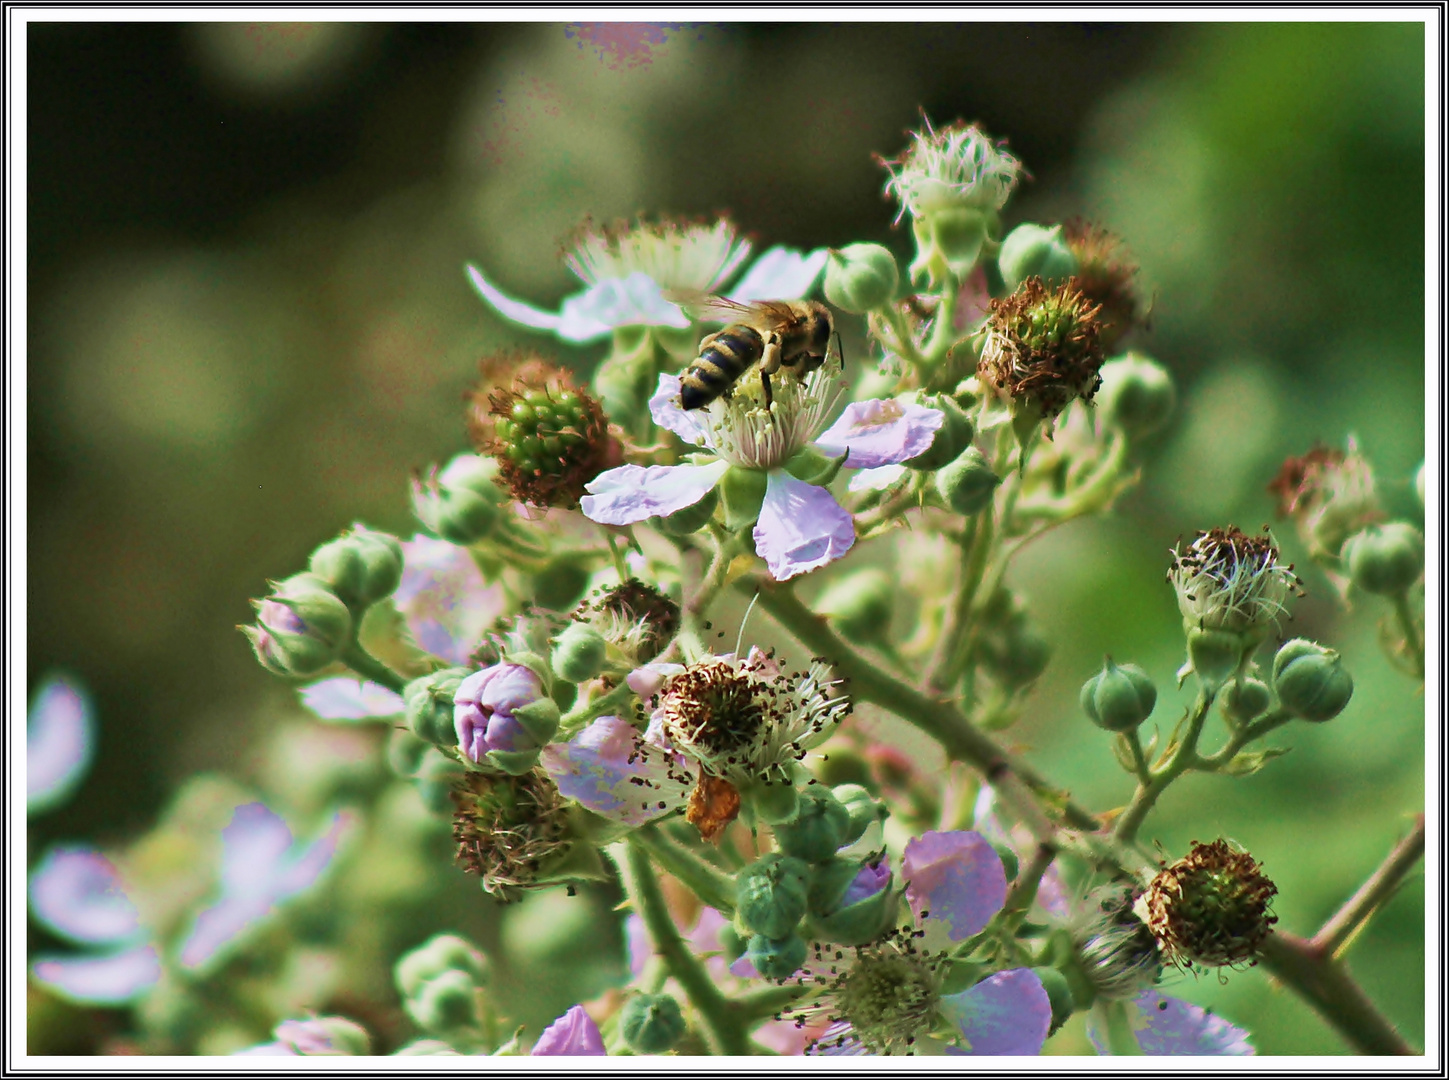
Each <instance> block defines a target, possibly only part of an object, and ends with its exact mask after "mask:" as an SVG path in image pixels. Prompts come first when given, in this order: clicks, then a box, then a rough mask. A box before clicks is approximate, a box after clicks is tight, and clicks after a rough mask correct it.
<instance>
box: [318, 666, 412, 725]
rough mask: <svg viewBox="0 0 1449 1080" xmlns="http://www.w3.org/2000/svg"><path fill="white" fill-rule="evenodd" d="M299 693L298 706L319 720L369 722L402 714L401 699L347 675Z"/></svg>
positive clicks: (373, 684) (392, 693)
mask: <svg viewBox="0 0 1449 1080" xmlns="http://www.w3.org/2000/svg"><path fill="white" fill-rule="evenodd" d="M300 693H301V695H302V704H303V705H305V706H306V707H307V708H309V709H311V710H312V711H313V712H314V713H316V714H317V715H318V716H319V717H321V718H322V719H323V720H370V719H374V718H381V717H388V716H401V715H402V712H403V699H402V695H400V694H396V693H394V692H393V691H391V690H389V689H388V688H387V687H385V686H379V685H378V684H377V683H375V682H366V681H364V680H362V679H357V678H353V677H352V676H350V675H340V676H338V677H337V678H335V679H323V680H322V681H321V682H319V683H313V684H312V685H311V686H304V687H303V688H302V689H301V691H300Z"/></svg>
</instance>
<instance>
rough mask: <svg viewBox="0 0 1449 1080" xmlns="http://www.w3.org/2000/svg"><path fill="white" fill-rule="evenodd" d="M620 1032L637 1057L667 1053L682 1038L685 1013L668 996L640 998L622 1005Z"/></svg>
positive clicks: (644, 995)
mask: <svg viewBox="0 0 1449 1080" xmlns="http://www.w3.org/2000/svg"><path fill="white" fill-rule="evenodd" d="M619 1031H620V1032H621V1033H622V1034H623V1036H624V1042H625V1043H626V1044H627V1045H628V1047H629V1049H630V1050H633V1051H634V1052H635V1053H636V1054H663V1053H667V1052H668V1051H670V1050H672V1049H674V1047H675V1046H676V1045H677V1044H678V1042H679V1040H680V1039H682V1038H683V1037H684V1033H685V1031H686V1026H685V1023H684V1013H683V1012H682V1011H681V1010H680V1008H679V1002H677V1001H675V1000H674V999H673V998H672V997H670V996H669V995H668V994H639V995H638V996H636V997H631V998H630V999H629V1000H628V1001H626V1002H624V1008H623V1009H621V1010H620V1012H619Z"/></svg>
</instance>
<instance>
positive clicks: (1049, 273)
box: [997, 222, 1077, 292]
mask: <svg viewBox="0 0 1449 1080" xmlns="http://www.w3.org/2000/svg"><path fill="white" fill-rule="evenodd" d="M997 265H998V266H999V267H1000V268H1001V278H1002V280H1003V281H1004V282H1005V283H1006V287H1007V289H1008V290H1010V291H1011V292H1015V291H1016V289H1017V287H1018V286H1019V285H1021V283H1022V282H1023V281H1025V280H1026V279H1027V278H1029V277H1039V278H1041V279H1042V281H1043V282H1045V283H1046V284H1048V285H1052V284H1056V283H1057V282H1060V281H1065V280H1066V279H1067V278H1069V277H1071V276H1072V275H1073V274H1075V273H1076V272H1077V257H1076V256H1075V255H1073V254H1072V251H1071V249H1070V248H1069V247H1067V242H1066V240H1065V239H1064V238H1063V237H1062V227H1061V226H1060V225H1053V226H1052V227H1051V228H1045V227H1044V226H1041V225H1033V224H1031V223H1029V222H1028V223H1027V224H1024V225H1018V226H1017V227H1016V228H1014V229H1012V230H1011V232H1009V233H1007V234H1006V239H1004V240H1002V241H1001V253H1000V255H998V256H997Z"/></svg>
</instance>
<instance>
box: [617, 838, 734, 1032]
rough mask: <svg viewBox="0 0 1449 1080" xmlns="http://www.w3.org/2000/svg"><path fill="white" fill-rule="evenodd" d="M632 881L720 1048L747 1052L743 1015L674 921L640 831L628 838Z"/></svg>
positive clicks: (647, 921)
mask: <svg viewBox="0 0 1449 1080" xmlns="http://www.w3.org/2000/svg"><path fill="white" fill-rule="evenodd" d="M629 885H630V891H631V892H632V893H633V894H634V899H635V901H636V903H637V904H638V907H639V914H640V916H641V917H642V918H643V919H644V926H645V928H646V929H647V930H648V931H649V937H650V940H652V941H653V942H654V948H655V951H657V952H658V953H659V955H660V956H661V957H662V958H663V959H664V963H665V966H666V967H668V968H669V973H670V974H671V975H673V976H674V978H675V979H676V980H677V981H678V983H679V985H680V986H682V987H683V988H684V992H685V994H686V995H688V997H689V1000H690V1002H691V1003H692V1004H693V1005H694V1007H695V1009H696V1010H697V1011H698V1012H699V1015H700V1016H701V1017H702V1018H703V1020H704V1023H705V1027H707V1028H708V1029H709V1033H710V1035H711V1036H712V1037H713V1040H714V1042H715V1043H716V1045H717V1047H718V1050H719V1052H720V1053H721V1054H730V1055H737V1054H748V1053H749V1052H750V1040H749V1034H748V1032H747V1031H746V1030H745V1024H744V1023H743V1022H742V1018H741V1017H740V1015H739V1013H738V1011H737V1010H736V1009H735V1008H733V1007H732V1004H731V1002H729V1001H728V1000H726V998H725V996H724V995H723V994H721V993H720V991H719V987H717V986H715V984H714V980H713V979H712V978H710V975H709V972H707V971H706V970H705V969H704V965H703V964H701V963H700V962H699V960H698V959H697V958H696V957H695V956H694V954H693V953H691V952H690V951H689V947H688V945H687V944H686V943H685V940H684V937H683V935H681V934H680V932H679V927H677V926H675V925H674V916H673V915H671V914H670V912H669V906H668V905H667V904H666V903H665V902H664V892H663V890H662V889H660V887H659V878H658V876H657V875H656V874H655V873H654V866H653V864H652V863H651V862H650V861H649V853H648V850H647V849H646V848H645V846H644V845H643V844H642V843H640V842H639V841H638V834H637V833H636V834H635V835H634V836H631V837H630V838H629Z"/></svg>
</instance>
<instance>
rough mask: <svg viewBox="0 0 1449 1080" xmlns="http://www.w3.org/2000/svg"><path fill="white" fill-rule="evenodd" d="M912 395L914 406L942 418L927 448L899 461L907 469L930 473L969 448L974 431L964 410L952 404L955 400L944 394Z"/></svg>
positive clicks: (956, 404)
mask: <svg viewBox="0 0 1449 1080" xmlns="http://www.w3.org/2000/svg"><path fill="white" fill-rule="evenodd" d="M914 396H915V401H916V404H918V405H923V406H925V407H926V408H928V409H939V410H940V411H941V413H942V415H943V416H944V417H945V420H943V421H942V423H941V426H940V427H939V428H937V429H936V437H935V439H934V440H933V441H932V442H931V445H930V448H929V449H926V450H923V451H922V452H921V453H919V454H917V455H916V456H915V457H913V458H911V459H910V460H909V461H905V462H902V464H903V465H905V467H906V468H908V469H916V470H918V471H921V472H930V471H931V470H933V469H939V468H940V467H941V466H943V465H946V464H948V463H949V462H952V461H954V460H955V459H956V458H958V457H959V456H960V455H961V451H963V450H965V449H966V448H967V447H968V446H970V445H971V440H972V439H973V438H975V436H976V429H975V428H974V427H973V426H972V424H971V418H970V417H969V416H967V415H966V412H965V410H964V409H963V408H962V407H961V406H960V405H959V404H958V403H957V402H956V400H955V398H952V397H949V396H947V395H946V394H920V393H918V394H916V395H914Z"/></svg>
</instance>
